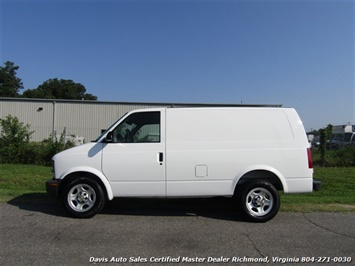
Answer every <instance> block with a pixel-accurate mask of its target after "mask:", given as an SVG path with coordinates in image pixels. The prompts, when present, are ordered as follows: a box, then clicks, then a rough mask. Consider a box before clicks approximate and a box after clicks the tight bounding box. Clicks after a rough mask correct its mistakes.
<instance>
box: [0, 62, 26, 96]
mask: <svg viewBox="0 0 355 266" xmlns="http://www.w3.org/2000/svg"><path fill="white" fill-rule="evenodd" d="M18 69H19V66H15V64H14V63H13V62H10V61H6V62H5V66H4V67H0V97H18V96H19V93H18V92H19V90H20V89H23V84H22V81H21V79H20V78H18V77H16V74H17V73H16V71H17V70H18Z"/></svg>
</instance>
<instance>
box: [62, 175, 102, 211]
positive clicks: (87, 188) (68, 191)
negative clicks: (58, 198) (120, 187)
mask: <svg viewBox="0 0 355 266" xmlns="http://www.w3.org/2000/svg"><path fill="white" fill-rule="evenodd" d="M62 202H63V204H64V207H65V208H66V210H67V211H68V212H69V213H70V214H71V216H73V217H76V218H91V217H93V216H94V215H95V214H97V213H99V212H100V211H101V210H102V208H103V207H104V205H105V196H104V193H103V191H102V188H101V186H100V185H99V184H98V183H97V182H96V181H95V180H93V179H89V178H86V177H81V178H77V179H75V180H74V181H72V182H71V183H69V184H68V185H67V186H66V187H65V188H64V190H63V194H62Z"/></svg>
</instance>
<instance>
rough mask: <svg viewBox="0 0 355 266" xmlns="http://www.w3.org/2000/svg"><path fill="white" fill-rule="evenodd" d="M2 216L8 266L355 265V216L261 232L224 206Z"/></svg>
mask: <svg viewBox="0 0 355 266" xmlns="http://www.w3.org/2000/svg"><path fill="white" fill-rule="evenodd" d="M0 216H1V224H0V227H1V238H0V264H1V265H90V264H102V265H107V264H115V265H141V264H146V265H151V264H154V265H156V264H164V265H178V264H189V265H195V264H196V265H197V264H199V265H203V264H207V263H222V264H225V265H227V264H231V265H238V264H239V265H257V264H259V263H264V264H265V263H268V264H270V265H274V264H281V263H285V262H286V263H290V264H294V263H295V262H298V264H299V263H302V264H303V265H308V264H309V265H310V264H314V263H317V264H321V265H323V264H329V265H334V264H338V263H339V262H343V263H345V262H346V261H348V260H354V259H355V249H354V246H355V214H354V213H351V214H341V213H279V214H278V215H277V216H276V217H275V218H274V219H273V220H271V221H269V222H267V223H262V224H258V223H248V222H245V221H243V220H242V219H241V217H240V216H239V214H238V212H236V213H233V212H231V210H230V207H229V206H228V203H227V202H226V200H224V199H203V200H201V199H190V200H157V199H152V200H142V199H141V200H138V199H117V200H114V201H113V202H111V203H110V204H108V206H107V207H106V208H105V209H104V210H103V212H102V213H101V214H99V215H96V216H95V217H93V218H91V219H73V218H69V217H67V215H66V213H65V211H64V210H63V209H62V208H60V207H59V206H58V204H57V203H55V202H52V201H49V200H43V201H41V200H35V201H29V202H27V201H26V199H24V198H22V199H15V200H13V201H11V202H9V203H2V204H0ZM348 263H349V262H348ZM351 263H354V262H351Z"/></svg>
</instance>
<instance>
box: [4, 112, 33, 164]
mask: <svg viewBox="0 0 355 266" xmlns="http://www.w3.org/2000/svg"><path fill="white" fill-rule="evenodd" d="M0 127H1V131H0V162H2V163H22V161H21V160H22V158H24V156H23V155H24V153H26V150H27V147H28V145H29V142H30V137H31V135H32V133H33V132H34V131H30V125H28V124H27V125H24V123H22V122H20V121H19V120H18V118H17V117H12V116H11V115H8V116H6V117H5V118H3V119H0Z"/></svg>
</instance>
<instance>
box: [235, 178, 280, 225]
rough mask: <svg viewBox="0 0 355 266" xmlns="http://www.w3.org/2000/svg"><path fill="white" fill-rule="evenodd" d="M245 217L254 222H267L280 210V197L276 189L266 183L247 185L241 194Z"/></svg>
mask: <svg viewBox="0 0 355 266" xmlns="http://www.w3.org/2000/svg"><path fill="white" fill-rule="evenodd" d="M240 200H241V209H242V212H243V215H244V216H245V217H246V218H247V219H248V220H249V221H252V222H267V221H269V220H271V219H272V218H274V217H275V215H276V214H277V212H278V211H279V208H280V196H279V193H278V192H277V190H276V188H275V187H274V186H273V185H272V184H270V183H268V182H265V181H255V182H252V183H250V184H246V185H245V187H244V189H243V191H242V194H241V199H240Z"/></svg>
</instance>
